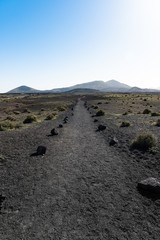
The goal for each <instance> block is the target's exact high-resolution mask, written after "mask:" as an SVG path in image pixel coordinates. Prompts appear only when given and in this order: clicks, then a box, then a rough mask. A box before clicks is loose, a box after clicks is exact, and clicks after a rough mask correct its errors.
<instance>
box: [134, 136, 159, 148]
mask: <svg viewBox="0 0 160 240" xmlns="http://www.w3.org/2000/svg"><path fill="white" fill-rule="evenodd" d="M156 144H157V138H156V137H155V136H154V135H153V134H152V133H142V134H140V135H139V136H137V138H136V139H135V140H134V141H133V143H132V145H131V147H132V148H137V149H139V150H143V151H148V150H150V149H152V148H153V147H156Z"/></svg>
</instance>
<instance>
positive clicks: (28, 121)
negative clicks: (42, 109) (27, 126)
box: [23, 115, 37, 123]
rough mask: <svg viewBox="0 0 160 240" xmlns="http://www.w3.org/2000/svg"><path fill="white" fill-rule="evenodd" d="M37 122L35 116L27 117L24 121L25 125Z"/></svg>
mask: <svg viewBox="0 0 160 240" xmlns="http://www.w3.org/2000/svg"><path fill="white" fill-rule="evenodd" d="M33 122H37V118H36V116H35V115H29V116H27V117H26V119H25V120H24V121H23V123H33Z"/></svg>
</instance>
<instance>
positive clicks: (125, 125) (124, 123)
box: [120, 121, 131, 127]
mask: <svg viewBox="0 0 160 240" xmlns="http://www.w3.org/2000/svg"><path fill="white" fill-rule="evenodd" d="M129 126H131V124H130V122H128V121H123V122H122V123H121V125H120V127H129Z"/></svg>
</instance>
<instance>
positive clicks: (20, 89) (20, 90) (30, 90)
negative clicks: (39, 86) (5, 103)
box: [7, 86, 40, 93]
mask: <svg viewBox="0 0 160 240" xmlns="http://www.w3.org/2000/svg"><path fill="white" fill-rule="evenodd" d="M38 92H40V91H39V90H36V89H34V88H31V87H27V86H20V87H17V88H14V89H12V90H10V91H9V92H7V93H38Z"/></svg>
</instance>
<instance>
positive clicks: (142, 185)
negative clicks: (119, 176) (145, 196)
mask: <svg viewBox="0 0 160 240" xmlns="http://www.w3.org/2000/svg"><path fill="white" fill-rule="evenodd" d="M138 188H139V189H142V190H146V191H149V192H155V193H158V194H160V182H159V181H158V180H157V179H156V178H153V177H150V178H147V179H145V180H142V181H141V182H139V183H138Z"/></svg>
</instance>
